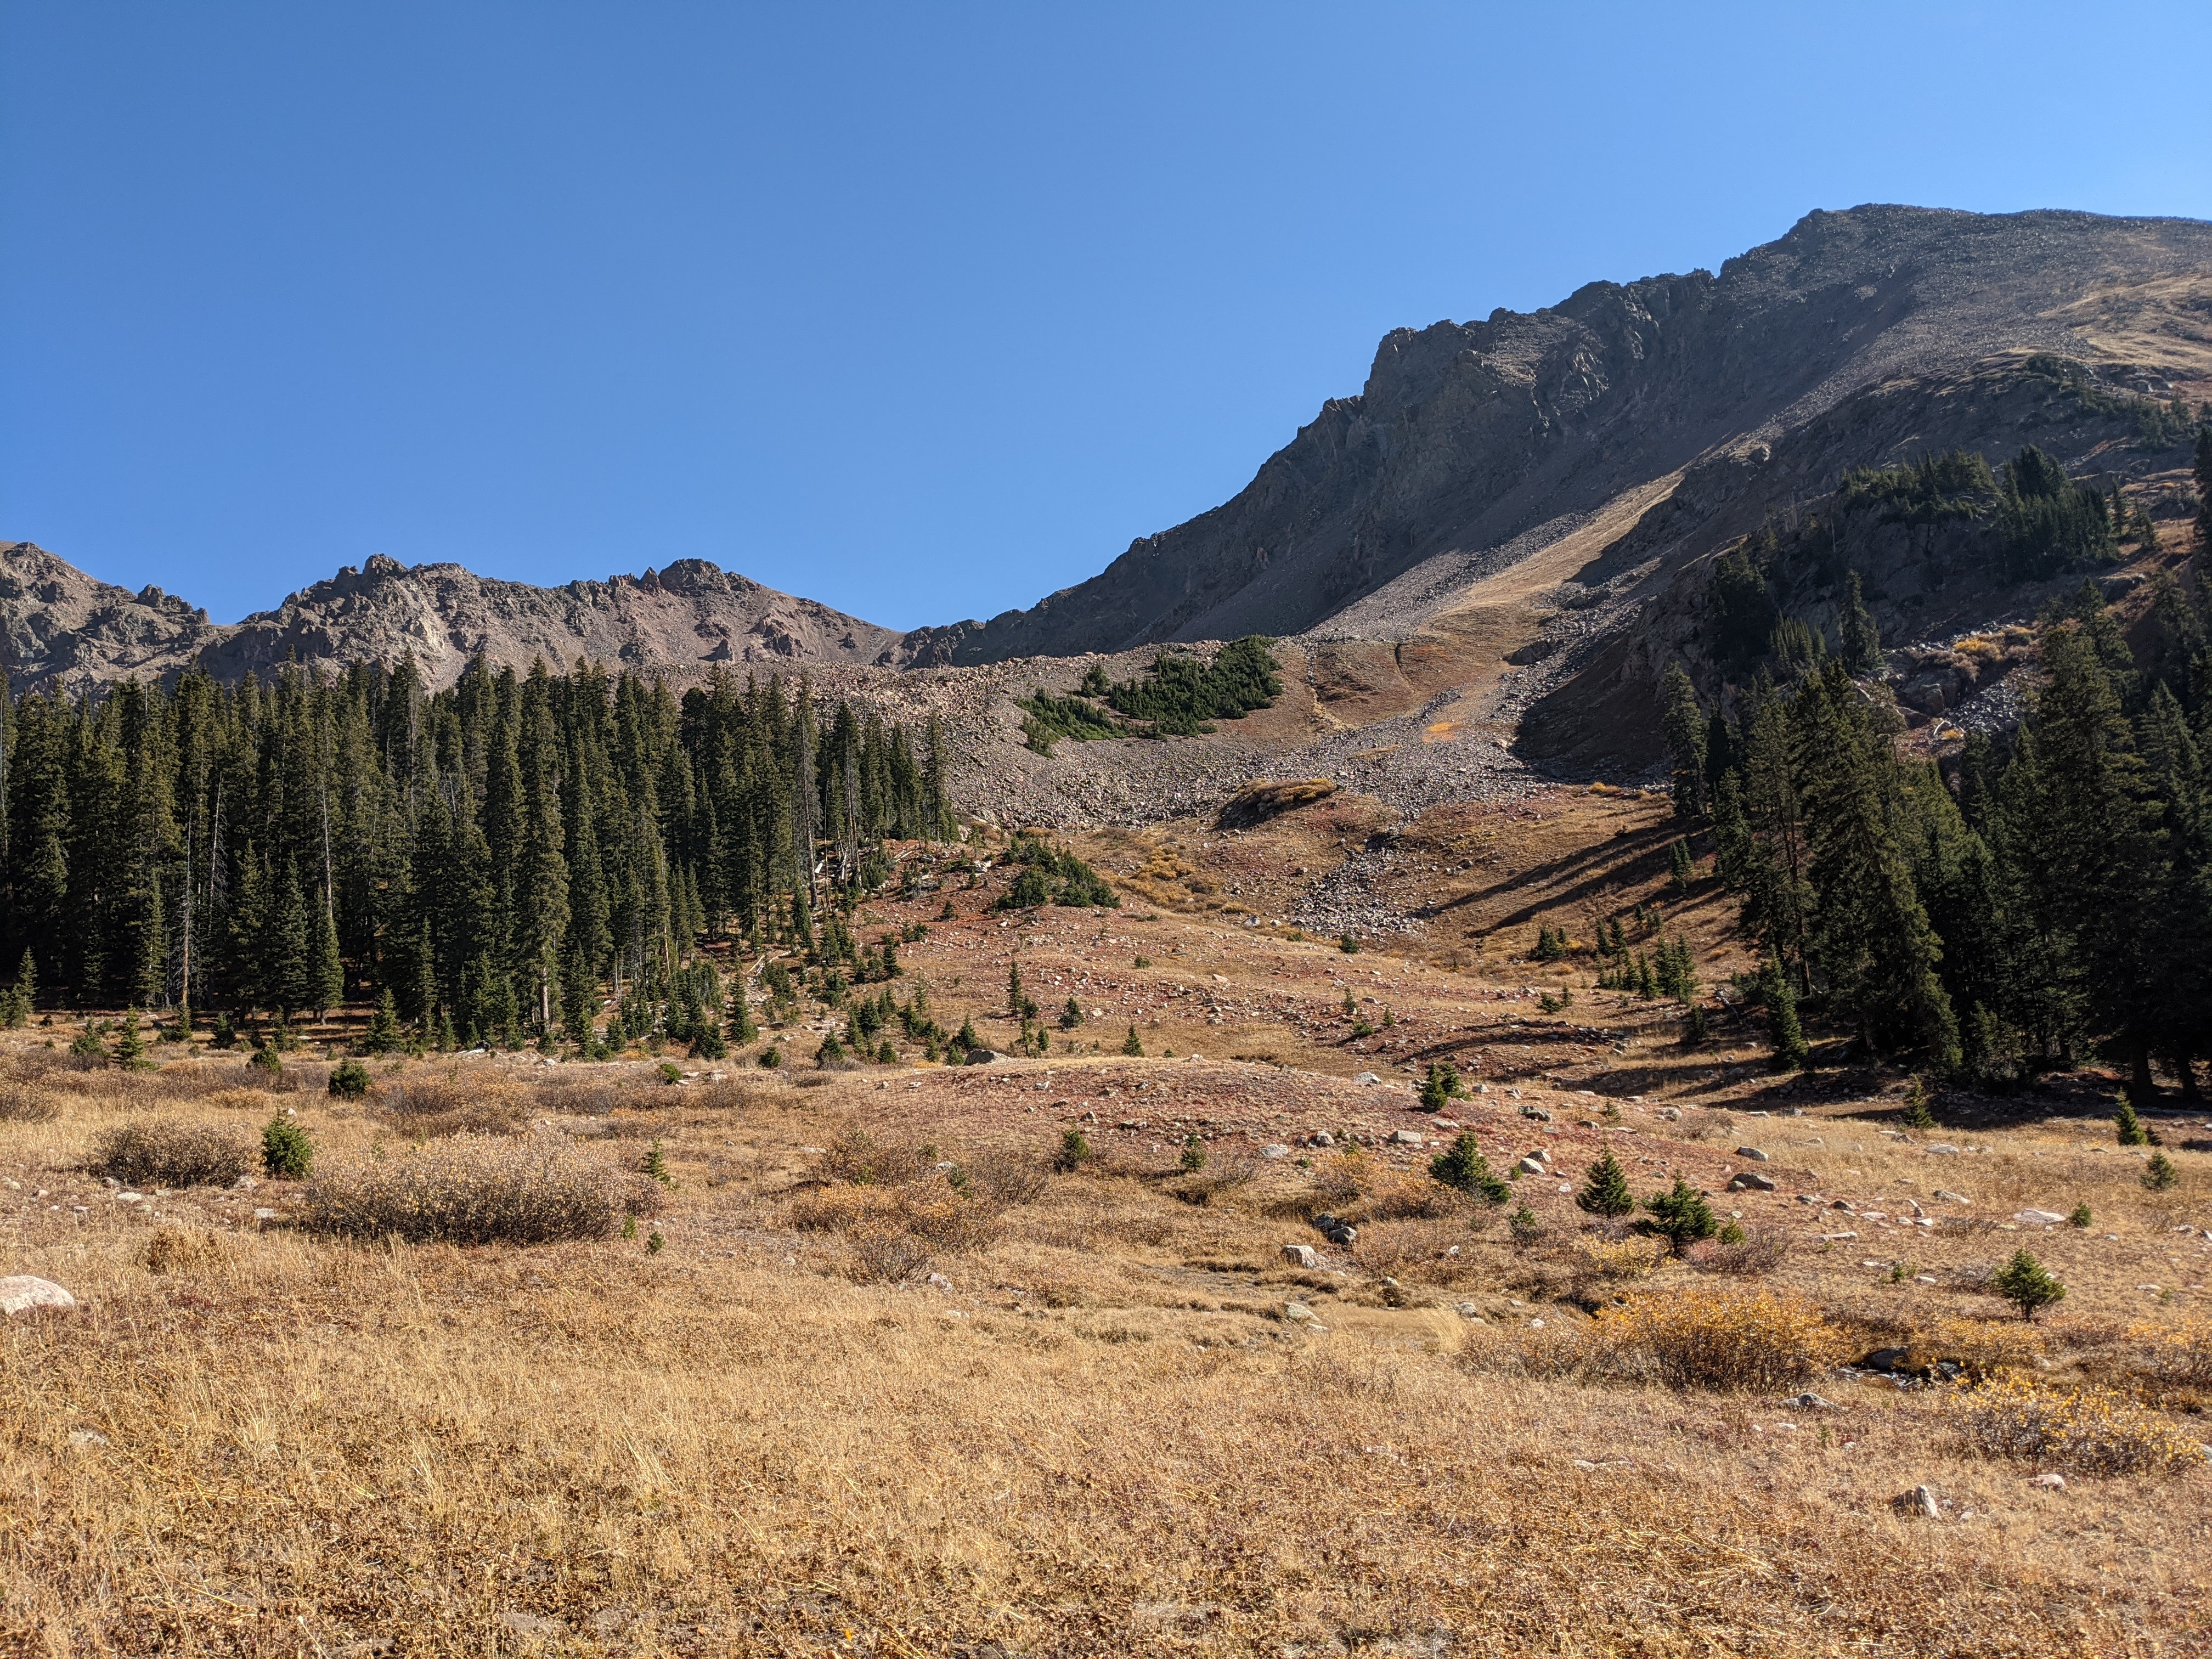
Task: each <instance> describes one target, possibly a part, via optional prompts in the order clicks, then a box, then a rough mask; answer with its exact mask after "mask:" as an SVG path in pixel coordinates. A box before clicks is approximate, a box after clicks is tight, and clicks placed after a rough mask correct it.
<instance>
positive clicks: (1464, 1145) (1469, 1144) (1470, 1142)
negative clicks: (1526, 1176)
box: [1429, 1134, 1510, 1204]
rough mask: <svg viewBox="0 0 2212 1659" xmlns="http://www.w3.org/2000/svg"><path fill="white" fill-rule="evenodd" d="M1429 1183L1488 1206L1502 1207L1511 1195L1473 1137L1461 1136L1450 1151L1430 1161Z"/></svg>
mask: <svg viewBox="0 0 2212 1659" xmlns="http://www.w3.org/2000/svg"><path fill="white" fill-rule="evenodd" d="M1429 1179H1430V1180H1431V1181H1434V1182H1437V1183H1438V1184H1439V1185H1442V1186H1445V1187H1450V1188H1454V1189H1455V1190H1457V1191H1459V1192H1462V1193H1468V1194H1472V1195H1473V1196H1474V1197H1476V1198H1479V1199H1481V1200H1483V1201H1484V1202H1485V1203H1488V1204H1503V1203H1504V1201H1505V1200H1506V1199H1507V1198H1508V1197H1509V1196H1510V1189H1509V1188H1507V1187H1506V1185H1505V1183H1504V1182H1503V1181H1500V1180H1499V1179H1498V1176H1497V1175H1496V1173H1495V1172H1493V1171H1492V1169H1491V1167H1490V1160H1489V1159H1488V1158H1485V1157H1483V1155H1482V1153H1481V1152H1480V1151H1479V1150H1477V1148H1476V1146H1475V1144H1474V1136H1473V1135H1471V1134H1462V1135H1461V1136H1460V1138H1459V1139H1456V1140H1455V1141H1453V1142H1452V1144H1451V1150H1450V1151H1449V1152H1440V1153H1438V1154H1437V1156H1436V1157H1435V1158H1431V1159H1430V1161H1429Z"/></svg>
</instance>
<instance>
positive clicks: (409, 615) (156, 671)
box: [0, 542, 899, 687]
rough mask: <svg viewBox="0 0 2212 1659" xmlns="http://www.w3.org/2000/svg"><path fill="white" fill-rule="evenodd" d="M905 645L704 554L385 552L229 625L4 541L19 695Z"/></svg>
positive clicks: (775, 659) (0, 565)
mask: <svg viewBox="0 0 2212 1659" xmlns="http://www.w3.org/2000/svg"><path fill="white" fill-rule="evenodd" d="M898 638H899V636H898V635H896V634H895V633H893V632H892V631H890V629H883V628H878V627H876V626H875V625H874V624H873V623H865V622H861V621H860V620H859V619H858V618H857V617H848V616H846V615H844V614H843V613H842V612H840V611H832V610H830V609H829V607H828V606H827V605H817V604H816V603H815V602H814V601H813V600H811V599H793V597H792V596H791V595H789V594H787V593H779V592H776V591H775V589H774V588H769V587H763V586H761V585H760V584H759V583H757V582H754V581H748V580H746V579H745V578H744V577H743V576H739V575H736V574H731V573H729V572H726V571H723V570H720V569H718V568H716V567H714V565H712V564H709V563H708V562H706V561H704V560H702V559H684V560H680V561H678V562H676V563H674V564H671V565H670V566H669V567H668V568H666V569H665V570H662V571H659V572H655V571H653V570H647V572H646V573H645V574H643V575H642V576H627V575H625V576H615V577H612V578H611V579H609V580H606V581H604V582H584V581H578V582H570V583H568V584H567V585H566V586H561V587H534V586H531V585H530V584H528V583H526V582H508V581H497V580H491V579H489V578H487V577H483V576H478V575H476V574H473V573H471V572H470V571H468V570H465V569H464V568H462V567H460V566H459V565H456V564H433V565H416V566H415V567H413V568H409V567H407V566H405V565H403V564H401V563H400V562H398V560H396V559H391V558H386V557H383V556H377V557H374V558H372V559H370V560H369V561H368V563H367V564H366V565H365V566H363V567H362V568H360V569H356V568H353V567H352V566H350V565H349V566H347V567H346V568H344V569H342V570H340V571H339V572H338V573H337V575H335V576H332V577H331V578H330V579H329V580H326V581H320V582H317V583H316V584H315V585H314V586H312V587H310V588H307V589H306V590H305V591H303V592H298V593H295V594H293V595H291V596H290V597H289V599H286V600H285V601H284V603H283V605H279V606H277V607H276V609H275V610H274V611H263V612H261V613H260V614H258V615H257V616H252V617H247V618H246V620H244V621H243V622H240V623H236V624H234V625H232V626H228V627H219V626H217V625H216V624H214V623H210V622H209V621H208V618H207V613H206V611H202V610H195V609H194V608H193V607H191V605H187V604H185V602H184V601H183V600H181V599H176V598H175V597H173V596H172V595H168V594H165V593H163V592H161V590H160V589H159V588H155V587H149V588H146V589H145V590H143V592H138V593H136V594H133V593H131V592H128V591H127V590H125V589H123V588H119V587H112V586H108V585H107V584H106V583H104V582H99V581H95V580H93V579H92V578H91V577H89V576H87V575H86V574H84V573H83V572H82V571H80V570H78V569H76V568H75V567H74V566H72V565H70V564H68V563H66V562H64V561H63V560H61V559H58V558H56V557H55V556H53V555H52V554H51V553H48V552H46V550H44V549H42V548H38V547H34V546H33V545H32V544H29V543H27V542H18V543H15V544H12V545H0V641H4V642H5V649H6V652H7V659H6V667H7V670H8V673H9V679H10V681H11V682H12V683H13V684H15V685H16V686H18V687H23V686H30V685H37V684H68V685H74V684H79V683H81V682H85V681H89V682H92V683H94V684H108V683H112V682H113V681H116V680H119V679H122V678H125V676H127V675H132V674H136V675H138V676H140V677H141V678H161V677H163V676H166V675H170V674H173V673H175V672H177V671H180V670H182V669H185V668H186V667H189V666H193V665H197V666H199V667H202V668H204V669H206V670H207V671H210V673H212V674H214V675H215V676H216V678H219V679H222V680H226V681H234V680H236V679H239V678H241V677H242V676H244V675H245V674H246V673H248V672H260V673H264V674H266V673H268V672H270V671H273V670H275V669H276V667H278V666H279V665H282V664H283V663H285V662H287V661H289V660H293V659H296V660H298V661H299V662H301V663H302V664H304V665H314V666H318V667H320V668H322V669H324V670H326V671H328V670H335V669H337V668H341V667H343V665H346V664H347V663H349V662H352V661H354V660H356V659H367V660H369V661H380V662H387V663H388V662H393V661H397V660H398V658H399V657H400V655H401V654H402V653H413V655H414V658H415V660H416V663H417V665H419V666H420V667H421V669H422V673H423V676H424V678H425V679H427V680H428V682H429V683H430V684H432V685H434V686H435V685H444V684H450V683H451V682H452V681H453V680H454V679H455V678H459V674H460V672H461V670H462V669H463V668H464V667H465V665H467V663H468V661H469V659H470V658H471V657H472V656H475V655H477V654H478V653H482V654H483V655H484V656H485V657H487V658H489V659H490V660H492V661H494V662H499V663H513V664H517V665H522V664H527V663H528V662H530V661H531V659H533V658H538V657H542V658H544V659H545V660H546V661H547V662H548V663H556V662H557V663H573V662H574V661H575V660H576V659H578V658H579V657H589V658H592V659H595V660H599V661H604V662H611V663H612V662H620V663H626V664H629V665H633V666H636V667H641V668H663V669H671V670H678V671H684V670H690V671H697V670H700V669H702V668H704V667H705V666H707V665H711V664H714V663H761V664H777V665H791V666H796V665H802V664H813V663H849V664H860V663H872V662H874V661H876V660H877V659H879V658H881V657H882V656H884V654H885V653H887V652H889V651H890V650H892V649H893V648H894V647H896V643H897V641H898Z"/></svg>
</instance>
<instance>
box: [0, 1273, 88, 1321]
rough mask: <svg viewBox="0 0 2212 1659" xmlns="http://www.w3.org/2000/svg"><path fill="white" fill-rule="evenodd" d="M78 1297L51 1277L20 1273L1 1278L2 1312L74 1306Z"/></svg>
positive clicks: (17, 1312)
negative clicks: (38, 1277)
mask: <svg viewBox="0 0 2212 1659" xmlns="http://www.w3.org/2000/svg"><path fill="white" fill-rule="evenodd" d="M75 1306H76V1297H73V1296H71V1295H70V1293H69V1292H68V1291H65V1290H64V1289H63V1288H62V1287H61V1286H60V1285H57V1284H55V1283H54V1282H53V1280H52V1279H33V1278H32V1277H31V1276H30V1275H29V1274H28V1273H19V1274H17V1275H16V1276H15V1278H13V1279H0V1314H11V1315H12V1314H19V1313H21V1312H23V1311H25V1310H27V1309H30V1308H74V1307H75Z"/></svg>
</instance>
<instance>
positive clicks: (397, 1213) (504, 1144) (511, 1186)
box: [300, 1135, 663, 1244]
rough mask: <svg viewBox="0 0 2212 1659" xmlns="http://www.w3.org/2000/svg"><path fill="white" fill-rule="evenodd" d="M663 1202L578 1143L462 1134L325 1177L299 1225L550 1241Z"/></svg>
mask: <svg viewBox="0 0 2212 1659" xmlns="http://www.w3.org/2000/svg"><path fill="white" fill-rule="evenodd" d="M662 1200H663V1194H662V1192H661V1189H660V1188H659V1187H658V1186H657V1185H655V1184H654V1183H653V1182H650V1181H647V1180H646V1179H644V1178H643V1177H641V1176H635V1175H630V1174H627V1173H625V1172H624V1171H623V1170H617V1169H616V1168H614V1167H613V1166H612V1165H611V1164H606V1163H605V1162H603V1161H601V1160H600V1159H598V1158H592V1157H589V1156H587V1155H586V1154H585V1153H584V1152H580V1151H579V1150H578V1149H576V1148H575V1147H573V1146H551V1147H548V1146H521V1145H518V1144H516V1143H515V1142H513V1141H511V1140H501V1139H489V1138H485V1137H479V1136H475V1135H459V1136H456V1137H454V1138H453V1139H449V1140H443V1141H440V1142H437V1143H435V1145H432V1146H422V1147H416V1148H411V1149H410V1150H408V1151H405V1152H397V1153H393V1154H390V1155H387V1156H386V1157H384V1158H380V1159H376V1160H374V1161H372V1162H369V1163H366V1164H349V1165H346V1166H343V1167H342V1168H340V1169H338V1170H336V1171H335V1172H333V1173H331V1174H327V1175H325V1176H323V1177H322V1178H321V1179H320V1180H319V1181H317V1182H315V1183H314V1184H313V1186H311V1187H309V1188H307V1194H306V1198H305V1201H304V1203H303V1205H302V1207H301V1217H300V1219H301V1225H303V1226H305V1227H306V1228H307V1230H308V1231H311V1232H319V1233H336V1234H342V1235H344V1236H347V1237H362V1238H384V1237H396V1238H399V1239H402V1240H404V1241H405V1242H406V1243H410V1244H421V1243H430V1242H432V1241H434V1240H435V1241H444V1242H447V1243H454V1244H499V1243H504V1244H546V1243H554V1242H556V1241H557V1240H562V1239H590V1238H605V1237H608V1236H609V1235H611V1233H613V1232H614V1231H615V1230H616V1229H617V1227H618V1226H619V1225H621V1223H622V1221H623V1218H625V1217H635V1216H641V1215H643V1216H650V1215H654V1214H658V1213H659V1208H660V1205H661V1202H662Z"/></svg>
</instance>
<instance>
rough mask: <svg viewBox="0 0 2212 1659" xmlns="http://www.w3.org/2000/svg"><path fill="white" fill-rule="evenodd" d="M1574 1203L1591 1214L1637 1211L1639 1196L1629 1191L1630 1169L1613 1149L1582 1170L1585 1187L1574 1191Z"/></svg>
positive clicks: (1622, 1213) (1608, 1215) (1603, 1214)
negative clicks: (1622, 1165) (1636, 1196)
mask: <svg viewBox="0 0 2212 1659" xmlns="http://www.w3.org/2000/svg"><path fill="white" fill-rule="evenodd" d="M1575 1203H1576V1205H1577V1206H1578V1207H1580V1208H1582V1209H1583V1210H1587V1211H1588V1212H1589V1213H1590V1214H1592V1215H1595V1216H1604V1217H1607V1218H1614V1217H1618V1216H1624V1215H1632V1214H1634V1213H1635V1212H1636V1199H1635V1196H1634V1194H1632V1193H1631V1192H1630V1191H1629V1190H1628V1174H1627V1171H1626V1170H1623V1169H1622V1168H1621V1167H1620V1160H1619V1159H1618V1158H1614V1157H1613V1153H1612V1152H1610V1151H1607V1152H1605V1153H1604V1154H1603V1155H1602V1156H1601V1157H1600V1158H1599V1159H1598V1161H1597V1162H1596V1163H1595V1164H1591V1165H1590V1166H1589V1169H1588V1170H1585V1171H1583V1189H1582V1191H1580V1192H1579V1193H1577V1194H1575Z"/></svg>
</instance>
